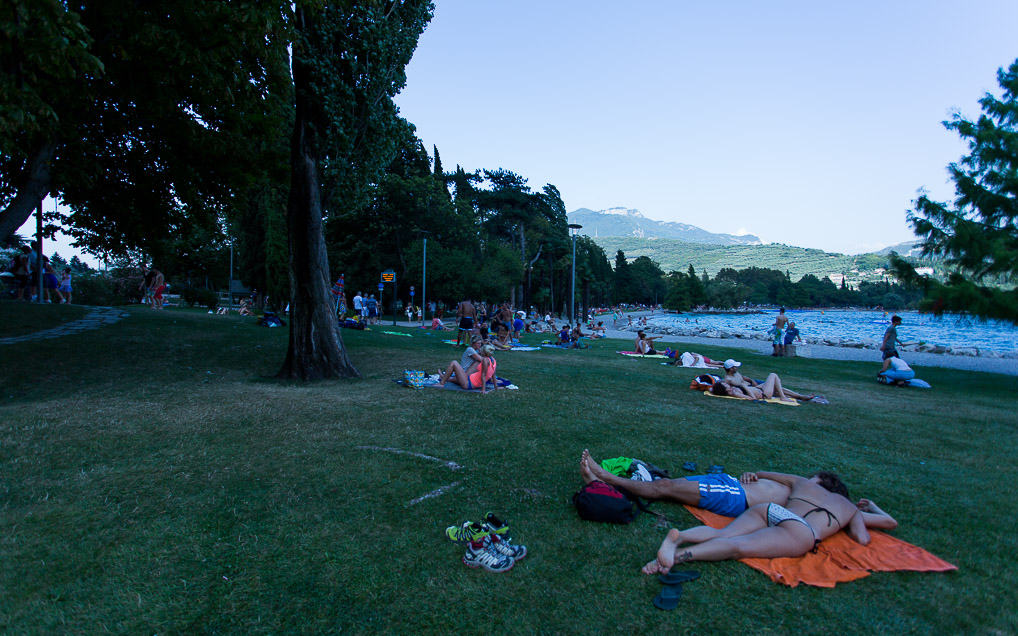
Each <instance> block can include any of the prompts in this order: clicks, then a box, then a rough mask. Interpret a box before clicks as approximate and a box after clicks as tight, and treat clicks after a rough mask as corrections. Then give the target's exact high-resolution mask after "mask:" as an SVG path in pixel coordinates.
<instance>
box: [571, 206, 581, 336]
mask: <svg viewBox="0 0 1018 636" xmlns="http://www.w3.org/2000/svg"><path fill="white" fill-rule="evenodd" d="M582 227H583V226H582V225H580V224H579V223H570V224H569V229H570V230H572V231H573V274H572V276H571V279H572V282H571V284H570V285H569V324H574V321H573V314H574V312H575V311H576V230H578V229H580V228H582Z"/></svg>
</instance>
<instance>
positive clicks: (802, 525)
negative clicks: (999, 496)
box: [580, 450, 898, 574]
mask: <svg viewBox="0 0 1018 636" xmlns="http://www.w3.org/2000/svg"><path fill="white" fill-rule="evenodd" d="M580 475H581V477H582V478H583V480H584V482H586V483H589V482H591V481H594V480H598V481H602V482H604V483H607V484H609V485H611V486H613V487H616V488H622V489H624V490H626V491H627V492H629V493H631V494H633V495H635V496H638V497H642V498H644V499H650V500H670V501H675V502H678V503H681V504H686V505H690V506H696V507H699V508H703V509H705V510H708V511H710V512H714V513H716V514H720V515H724V516H728V517H735V520H734V521H732V522H731V523H730V524H728V525H727V526H725V527H724V528H720V529H718V528H712V527H710V526H696V527H693V528H688V529H686V530H681V531H680V530H677V529H674V528H673V529H671V530H669V531H668V533H667V534H666V535H665V538H664V540H663V541H662V542H661V546H660V548H659V549H658V551H657V555H656V557H655V558H654V559H652V560H651V561H649V562H648V563H647V564H646V565H644V566H643V572H644V573H645V574H664V573H667V572H668V571H669V570H671V568H672V567H673V566H674V565H676V564H678V563H685V562H688V561H724V560H728V559H745V558H753V557H758V558H778V557H797V556H802V555H804V554H806V553H807V552H810V551H811V550H815V549H816V547H817V545H818V544H819V543H820V542H821V541H823V540H824V539H826V538H828V537H830V536H831V535H833V534H835V533H836V532H838V531H839V530H845V531H846V532H847V533H848V535H849V536H850V537H852V538H853V539H854V540H856V541H858V542H859V543H861V544H863V545H866V544H868V543H869V541H870V534H869V529H870V528H879V529H883V530H892V529H894V528H896V527H897V526H898V522H897V521H896V520H895V519H894V518H893V517H892V516H891V515H889V514H888V513H886V512H884V511H883V510H881V509H880V507H879V506H878V505H877V504H876V503H874V502H872V501H870V500H869V499H859V500H858V501H856V502H853V501H851V499H849V493H848V488H847V487H846V486H845V484H844V482H842V481H841V479H840V478H839V477H838V476H837V475H836V474H834V473H831V472H827V471H821V472H817V473H814V474H813V475H812V476H810V477H801V476H798V475H788V474H785V473H772V472H763V471H758V472H747V473H743V474H742V476H741V477H739V478H738V479H736V478H735V477H733V476H731V475H726V474H723V473H718V474H710V475H695V476H691V477H686V478H681V479H659V480H656V481H649V482H641V481H634V480H631V479H626V478H624V477H620V476H618V475H614V474H612V473H610V472H608V471H607V470H605V469H603V468H602V467H601V466H600V465H599V464H598V463H597V462H596V461H595V460H594V459H593V458H592V457H591V456H590V453H589V452H588V451H586V450H584V451H583V453H582V455H581V456H580Z"/></svg>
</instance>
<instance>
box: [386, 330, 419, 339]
mask: <svg viewBox="0 0 1018 636" xmlns="http://www.w3.org/2000/svg"><path fill="white" fill-rule="evenodd" d="M382 333H387V334H389V335H390V336H406V337H407V338H413V334H409V333H403V332H401V331H383V332H382Z"/></svg>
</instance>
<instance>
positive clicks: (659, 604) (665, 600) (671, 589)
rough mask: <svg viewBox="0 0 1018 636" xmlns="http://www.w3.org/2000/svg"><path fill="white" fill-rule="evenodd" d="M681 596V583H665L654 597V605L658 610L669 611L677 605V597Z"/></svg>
mask: <svg viewBox="0 0 1018 636" xmlns="http://www.w3.org/2000/svg"><path fill="white" fill-rule="evenodd" d="M680 598H682V585H681V584H677V585H665V586H663V587H662V588H661V591H660V592H658V595H657V596H655V597H654V607H656V608H658V609H659V610H665V611H671V610H673V609H675V608H676V607H678V606H679V599H680Z"/></svg>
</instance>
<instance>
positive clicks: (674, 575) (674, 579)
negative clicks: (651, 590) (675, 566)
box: [657, 570, 700, 585]
mask: <svg viewBox="0 0 1018 636" xmlns="http://www.w3.org/2000/svg"><path fill="white" fill-rule="evenodd" d="M698 578H700V573H699V572H697V571H696V570H678V571H677V572H669V573H668V574H662V575H661V576H659V577H657V579H658V580H659V581H661V583H663V584H664V585H678V584H679V583H686V582H688V581H695V580H697V579H698Z"/></svg>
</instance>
